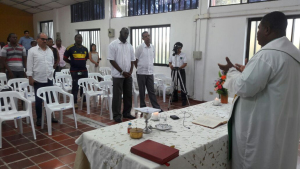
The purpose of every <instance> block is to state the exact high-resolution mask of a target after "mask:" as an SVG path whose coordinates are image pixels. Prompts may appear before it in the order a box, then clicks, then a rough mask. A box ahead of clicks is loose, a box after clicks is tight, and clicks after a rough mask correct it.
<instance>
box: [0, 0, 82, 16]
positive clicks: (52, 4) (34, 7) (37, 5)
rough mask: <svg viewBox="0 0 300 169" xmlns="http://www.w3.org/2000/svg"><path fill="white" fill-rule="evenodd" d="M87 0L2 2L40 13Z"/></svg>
mask: <svg viewBox="0 0 300 169" xmlns="http://www.w3.org/2000/svg"><path fill="white" fill-rule="evenodd" d="M83 1H87V0H0V3H2V4H5V5H8V6H11V7H14V8H18V9H21V10H23V11H26V12H29V13H39V12H43V11H49V10H52V9H55V8H61V7H64V6H68V5H72V4H76V3H78V2H83Z"/></svg>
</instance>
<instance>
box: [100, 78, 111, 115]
mask: <svg viewBox="0 0 300 169" xmlns="http://www.w3.org/2000/svg"><path fill="white" fill-rule="evenodd" d="M99 88H101V89H102V91H103V92H104V93H103V98H102V99H101V114H100V116H102V110H103V107H104V105H106V106H108V110H109V119H110V120H113V113H112V98H113V96H112V91H113V82H112V81H102V82H100V83H99ZM105 103H106V104H105Z"/></svg>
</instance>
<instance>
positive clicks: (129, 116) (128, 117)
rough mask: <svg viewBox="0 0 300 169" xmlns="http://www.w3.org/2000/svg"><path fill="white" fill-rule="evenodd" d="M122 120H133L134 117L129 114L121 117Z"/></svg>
mask: <svg viewBox="0 0 300 169" xmlns="http://www.w3.org/2000/svg"><path fill="white" fill-rule="evenodd" d="M123 118H127V119H135V117H134V116H132V115H131V114H129V115H126V116H123Z"/></svg>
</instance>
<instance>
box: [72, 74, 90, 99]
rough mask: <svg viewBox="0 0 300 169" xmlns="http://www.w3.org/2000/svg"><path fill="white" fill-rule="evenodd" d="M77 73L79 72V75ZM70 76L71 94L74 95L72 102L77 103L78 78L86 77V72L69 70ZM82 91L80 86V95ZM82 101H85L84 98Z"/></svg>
mask: <svg viewBox="0 0 300 169" xmlns="http://www.w3.org/2000/svg"><path fill="white" fill-rule="evenodd" d="M78 73H81V75H78ZM71 76H72V80H73V83H72V94H73V96H74V103H75V104H76V103H77V95H78V88H79V86H78V80H79V79H81V78H88V72H87V71H86V72H71ZM82 93H83V88H82V87H80V96H82ZM83 102H85V98H84V100H83Z"/></svg>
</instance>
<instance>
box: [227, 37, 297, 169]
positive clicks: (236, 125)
mask: <svg viewBox="0 0 300 169" xmlns="http://www.w3.org/2000/svg"><path fill="white" fill-rule="evenodd" d="M299 73H300V52H299V50H298V49H297V48H296V47H295V46H294V45H293V44H292V43H291V42H290V41H289V40H288V39H287V38H286V37H281V38H278V39H275V40H273V41H271V42H269V43H268V44H267V45H265V46H264V47H263V48H262V49H261V50H260V51H258V52H257V53H256V54H255V55H254V56H253V58H252V59H251V60H250V61H249V62H248V64H247V66H246V68H245V69H244V71H243V73H240V72H238V71H237V70H235V68H231V69H230V70H229V71H228V73H227V80H226V83H225V84H224V87H225V88H227V89H228V90H229V91H230V92H233V93H236V94H237V95H238V96H239V98H238V99H236V100H237V101H236V103H235V104H234V106H235V108H234V112H232V113H234V119H233V125H232V168H233V169H250V168H251V169H296V166H297V154H298V144H299V134H300V89H299V86H300V75H299Z"/></svg>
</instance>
